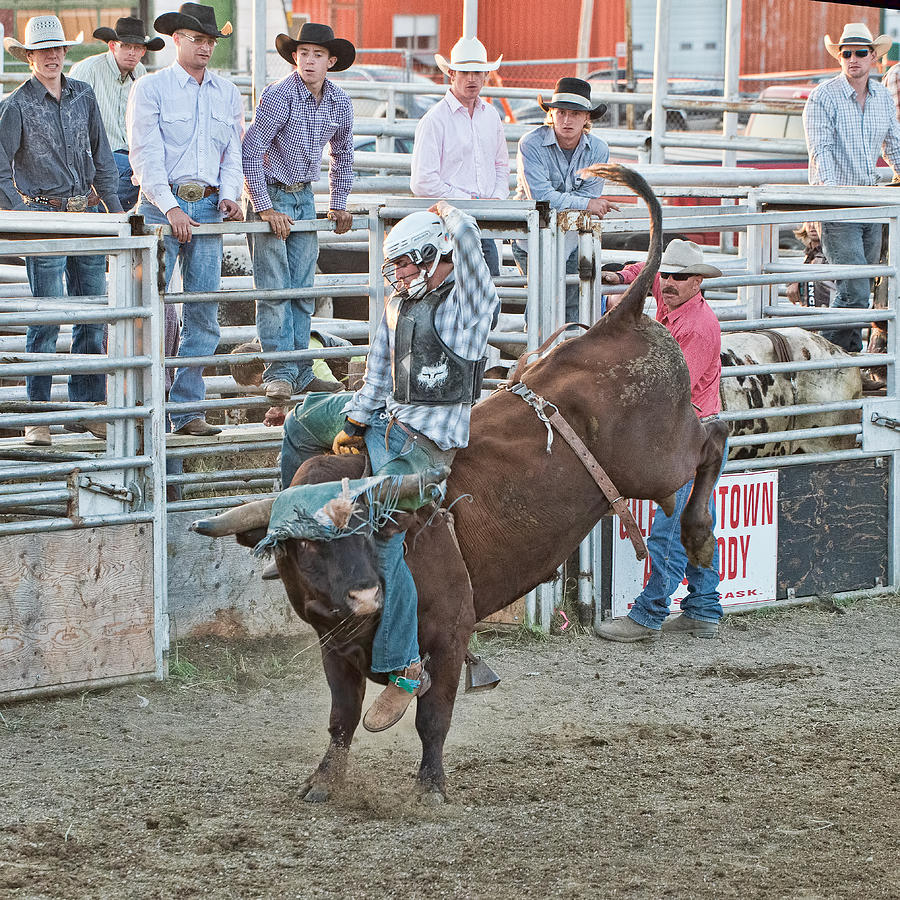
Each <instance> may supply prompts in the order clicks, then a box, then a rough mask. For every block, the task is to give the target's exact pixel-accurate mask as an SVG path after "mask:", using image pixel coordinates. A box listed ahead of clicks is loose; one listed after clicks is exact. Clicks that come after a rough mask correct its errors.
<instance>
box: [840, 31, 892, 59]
mask: <svg viewBox="0 0 900 900" xmlns="http://www.w3.org/2000/svg"><path fill="white" fill-rule="evenodd" d="M892 43H893V38H891V37H890V36H889V35H887V34H879V35H878V37H877V38H873V37H872V32H871V31H869V28H868V26H867V25H866V24H865V22H848V23H847V24H846V25H845V26H844V30H843V32H842V33H841V38H840V40H839V41H833V40H831V35H830V34H826V35H825V49H826V50H827V51H828V52H829V53H830V54H831V55H832V56H833V57H834V58H835V59H840V57H841V47H843V46H844V45H847V46H850V47H853V46H860V47H865V46H869V47H872V48H873V49H874V50H875V55H876V56H884V54H885V53H887V51H888V50H889V49H890V46H891V44H892Z"/></svg>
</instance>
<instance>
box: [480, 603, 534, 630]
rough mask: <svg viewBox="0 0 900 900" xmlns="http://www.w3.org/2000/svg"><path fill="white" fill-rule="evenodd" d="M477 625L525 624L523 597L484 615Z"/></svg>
mask: <svg viewBox="0 0 900 900" xmlns="http://www.w3.org/2000/svg"><path fill="white" fill-rule="evenodd" d="M478 624H479V625H524V624H525V598H524V597H519V599H518V600H516V601H514V602H513V603H510V605H509V606H504V607H503V609H499V610H497V612H495V613H491V614H490V615H489V616H485V618H483V619H482V620H481V621H480V622H479V623H478Z"/></svg>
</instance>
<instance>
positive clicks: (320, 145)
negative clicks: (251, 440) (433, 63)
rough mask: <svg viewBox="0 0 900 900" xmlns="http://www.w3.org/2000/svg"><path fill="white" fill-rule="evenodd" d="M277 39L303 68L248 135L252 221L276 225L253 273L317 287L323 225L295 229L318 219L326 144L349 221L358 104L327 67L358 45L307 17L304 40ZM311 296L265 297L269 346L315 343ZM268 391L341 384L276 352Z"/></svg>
mask: <svg viewBox="0 0 900 900" xmlns="http://www.w3.org/2000/svg"><path fill="white" fill-rule="evenodd" d="M275 46H276V48H277V50H278V52H279V54H281V56H282V57H283V58H284V59H286V60H287V61H288V62H289V63H291V65H294V66H296V71H294V72H292V73H291V74H290V75H289V76H288V77H287V78H285V79H284V80H282V81H279V82H278V83H277V84H272V85H269V87H267V88H266V89H265V90H264V91H263V92H262V95H261V96H260V98H259V105H258V106H257V108H256V115H255V117H254V119H253V124H252V125H251V126H250V127H249V128H248V129H247V133H246V134H245V135H244V142H243V147H242V158H243V168H244V180H245V182H246V186H247V190H246V194H247V196H246V197H245V208H246V217H247V221H248V222H253V221H260V220H262V221H264V222H268V223H269V228H270V229H271V233H270V234H268V233H250V234H248V235H247V243H248V244H249V245H250V256H251V258H252V260H253V282H254V284H255V286H256V287H257V288H259V289H260V290H279V289H282V290H283V289H286V288H305V287H311V286H312V284H313V279H314V277H315V271H316V260H317V259H318V255H319V248H318V240H317V238H316V233H315V232H314V231H298V232H291V225H293V224H294V222H295V221H297V220H298V219H315V217H316V207H315V202H314V199H313V190H312V182H314V181H318V179H319V175H320V173H321V169H322V150H323V149H324V147H325V144H328V143H330V144H331V165H330V168H329V180H330V184H331V204H330V206H331V208H330V210H329V212H328V218H329V219H333V220H334V221H335V223H336V224H335V232H336V233H337V234H343V233H344V232H345V231H348V230H349V229H350V224H351V222H352V216H351V215H350V213H349V212H347V195H348V194H349V193H350V187H351V185H352V184H353V106H352V104H351V102H350V98H349V97H348V96H347V95H346V94H345V93H344V92H343V91H342V90H341V89H340V88H339V87H338V86H337V85H336V84H334V83H333V82H331V81H329V80H328V79H327V78H326V77H325V76H326V74H327V73H328V72H329V71H332V72H340V71H343V70H344V69H347V68H349V67H350V66H351V65H352V63H353V60H354V59H355V58H356V50H355V49H354V47H353V44H351V43H350V42H349V41H345V40H343V39H342V38H335V36H334V32H333V31H332V30H331V28H329V27H328V26H327V25H317V24H316V23H314V22H307V23H306V24H305V25H304V26H303V28H302V30H301V31H300V34H299V36H298V38H297V39H296V40H293V39H292V38H290V37H288V35H286V34H279V35H278V37H276V38H275ZM314 310H315V301H314V300H313V299H312V298H311V297H298V298H295V299H291V300H263V299H259V300H257V301H256V328H257V331H258V332H259V341H260V344H261V345H262V349H263V351H264V352H267V353H273V352H277V353H285V352H290V351H293V350H306V349H307V348H308V347H309V329H310V320H311V318H312V314H313V312H314ZM263 383H264V385H265V393H266V397H268V398H269V399H270V400H271V401H272V402H273V403H276V404H282V403H285V402H287V401H288V400H289V399H290V397H291V395H292V394H293V393H298V392H300V391H308V390H313V391H330V390H339V388H338V387H337V386H336V385H335V384H334V383H333V382H324V381H322V380H321V379H319V378H316V377H315V376H314V375H313V371H312V366H311V364H310V362H309V361H306V360H304V361H302V362H297V361H296V360H276V361H274V362H270V363H268V365H267V366H266V368H265V371H264V373H263Z"/></svg>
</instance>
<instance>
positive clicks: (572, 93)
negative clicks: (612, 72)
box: [537, 78, 606, 119]
mask: <svg viewBox="0 0 900 900" xmlns="http://www.w3.org/2000/svg"><path fill="white" fill-rule="evenodd" d="M537 102H538V106H540V108H541V109H542V110H544V112H549V111H550V110H551V109H574V110H577V111H578V112H586V113H590V116H591V118H592V119H599V118H600V116H602V115H603V113H605V112H606V104H605V103H599V104H598V105H597V106H595V107H591V86H590V85H589V84H588V83H587V82H586V81H583V80H582V79H581V78H560V79H559V81H557V82H556V87H555V88H554V89H553V96H552V97H551V98H550V100H549V101H548V102H547V103H544V98H543V97H542V96H541V95H540V94H538V98H537Z"/></svg>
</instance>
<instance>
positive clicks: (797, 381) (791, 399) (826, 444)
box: [721, 328, 862, 459]
mask: <svg viewBox="0 0 900 900" xmlns="http://www.w3.org/2000/svg"><path fill="white" fill-rule="evenodd" d="M835 356H847V354H846V353H845V352H844V351H843V350H841V349H840V348H839V347H835V345H834V344H832V343H831V342H830V341H827V340H825V338H823V337H822V336H821V335H819V334H818V333H816V332H813V331H806V330H805V329H803V328H779V329H774V330H772V331H742V332H728V333H724V334H723V335H722V388H721V393H722V409H723V410H726V411H728V412H734V411H736V410H747V411H748V416H747V417H746V418H742V419H736V420H734V421H730V422H728V426H729V431H730V436H731V437H735V436H738V435H749V434H765V433H766V432H770V431H788V430H793V429H796V428H812V427H825V426H829V425H852V424H857V423H859V415H860V414H859V411H858V410H849V411H844V412H831V413H815V414H813V415H805V416H775V417H767V418H754V417H753V415H752V410H754V409H763V408H767V409H768V408H772V407H776V406H795V405H798V404H805V403H825V402H828V401H832V402H833V401H835V400H858V399H859V398H860V397H861V396H862V378H861V375H860V370H859V368H858V367H851V368H846V369H826V370H816V371H809V372H779V373H774V374H766V375H746V376H740V377H737V378H728V377H727V374H728V368H727V367H728V366H745V365H746V366H750V365H766V364H767V363H777V362H787V361H792V360H811V359H829V358H832V357H835ZM855 441H856V438H855V436H854V435H843V436H840V435H838V436H835V437H822V438H807V439H803V440H795V441H773V442H770V443H767V444H758V445H754V446H750V447H731V448H730V451H729V454H728V458H729V459H752V458H755V457H758V456H786V455H788V454H791V453H823V452H826V451H829V450H845V449H848V448H852V447H853V446H854V445H855Z"/></svg>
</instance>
